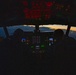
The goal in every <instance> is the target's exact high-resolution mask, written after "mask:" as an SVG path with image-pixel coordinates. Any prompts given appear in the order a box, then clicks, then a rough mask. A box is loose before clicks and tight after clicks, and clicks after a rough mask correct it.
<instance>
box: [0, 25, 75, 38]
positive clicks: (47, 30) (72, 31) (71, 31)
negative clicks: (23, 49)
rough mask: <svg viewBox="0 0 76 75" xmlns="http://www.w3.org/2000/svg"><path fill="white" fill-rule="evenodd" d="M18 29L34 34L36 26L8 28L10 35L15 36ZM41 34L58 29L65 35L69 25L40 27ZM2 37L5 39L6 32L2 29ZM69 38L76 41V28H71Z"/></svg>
mask: <svg viewBox="0 0 76 75" xmlns="http://www.w3.org/2000/svg"><path fill="white" fill-rule="evenodd" d="M18 28H21V29H22V30H23V31H25V32H26V31H27V32H34V30H35V26H34V25H19V26H9V27H7V30H8V33H9V35H13V33H14V31H15V30H16V29H18ZM39 29H40V32H54V30H56V29H62V30H63V31H64V33H66V30H67V25H56V24H54V25H40V26H39ZM0 36H1V37H3V38H5V37H6V35H5V32H4V30H3V28H2V27H1V28H0ZM69 36H70V37H73V38H74V39H76V27H73V26H72V27H71V29H70V32H69Z"/></svg>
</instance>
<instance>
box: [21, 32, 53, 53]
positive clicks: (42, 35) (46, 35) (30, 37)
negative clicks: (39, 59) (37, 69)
mask: <svg viewBox="0 0 76 75" xmlns="http://www.w3.org/2000/svg"><path fill="white" fill-rule="evenodd" d="M21 42H22V43H23V44H24V45H26V46H28V47H29V49H31V51H32V52H33V53H38V52H39V53H44V52H45V51H46V49H47V48H48V47H51V46H52V44H53V32H39V33H33V32H25V33H24V36H23V37H22V39H21Z"/></svg>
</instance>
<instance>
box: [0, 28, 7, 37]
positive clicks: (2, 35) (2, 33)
mask: <svg viewBox="0 0 76 75" xmlns="http://www.w3.org/2000/svg"><path fill="white" fill-rule="evenodd" d="M0 37H2V38H6V35H5V32H4V29H3V27H0Z"/></svg>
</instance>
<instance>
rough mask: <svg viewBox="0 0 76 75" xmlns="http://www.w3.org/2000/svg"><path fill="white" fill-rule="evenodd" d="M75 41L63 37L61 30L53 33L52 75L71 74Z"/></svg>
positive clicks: (72, 71) (75, 46)
mask: <svg viewBox="0 0 76 75" xmlns="http://www.w3.org/2000/svg"><path fill="white" fill-rule="evenodd" d="M75 50H76V40H75V39H73V38H71V37H65V36H64V32H63V31H62V30H61V29H57V30H55V32H54V46H53V52H54V53H53V54H54V74H55V75H57V74H58V75H62V74H63V75H64V74H65V75H67V74H73V73H74V70H73V69H74V68H73V66H74V65H75V64H73V63H74V61H75V56H76V55H75V53H76V51H75Z"/></svg>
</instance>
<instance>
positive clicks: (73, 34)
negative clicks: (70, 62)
mask: <svg viewBox="0 0 76 75" xmlns="http://www.w3.org/2000/svg"><path fill="white" fill-rule="evenodd" d="M69 36H70V37H73V38H74V39H75V40H76V27H73V26H72V27H71V29H70V32H69Z"/></svg>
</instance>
